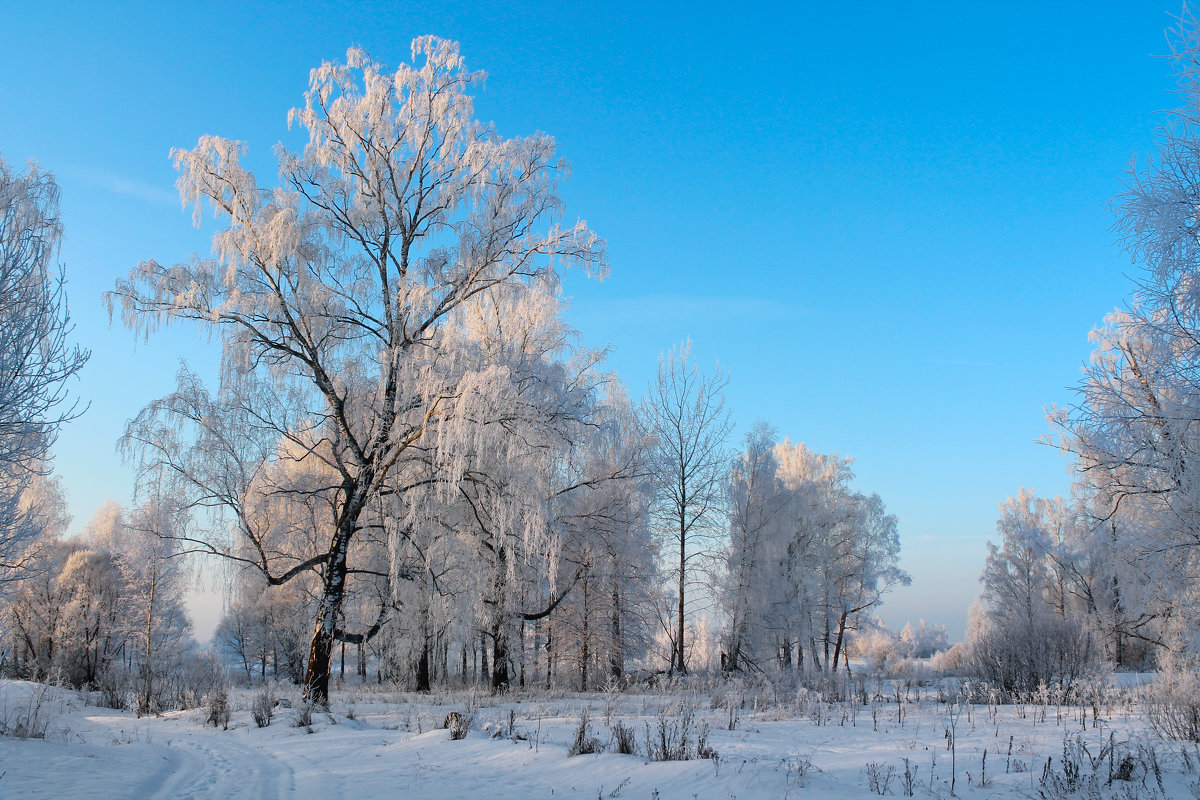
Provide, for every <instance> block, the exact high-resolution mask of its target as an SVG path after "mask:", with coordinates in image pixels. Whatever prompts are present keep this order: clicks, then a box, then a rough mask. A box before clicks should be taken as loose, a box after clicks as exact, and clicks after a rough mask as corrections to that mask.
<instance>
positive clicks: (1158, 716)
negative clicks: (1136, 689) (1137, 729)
mask: <svg viewBox="0 0 1200 800" xmlns="http://www.w3.org/2000/svg"><path fill="white" fill-rule="evenodd" d="M1146 716H1147V717H1149V719H1150V724H1151V725H1153V726H1154V728H1155V730H1157V731H1158V732H1159V733H1160V734H1162V735H1163V736H1166V737H1168V738H1171V739H1179V740H1182V741H1188V742H1200V676H1197V674H1196V673H1195V672H1171V671H1167V672H1164V673H1163V674H1162V675H1161V676H1160V677H1159V679H1158V681H1156V682H1155V683H1154V685H1153V686H1152V687H1150V689H1149V691H1148V692H1147V693H1146Z"/></svg>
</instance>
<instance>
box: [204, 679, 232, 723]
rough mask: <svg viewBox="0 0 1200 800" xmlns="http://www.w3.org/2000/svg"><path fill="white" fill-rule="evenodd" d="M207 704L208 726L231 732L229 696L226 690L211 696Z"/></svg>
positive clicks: (217, 691)
mask: <svg viewBox="0 0 1200 800" xmlns="http://www.w3.org/2000/svg"><path fill="white" fill-rule="evenodd" d="M205 704H206V705H207V706H208V724H209V725H212V726H213V727H214V728H216V727H218V726H219V727H222V728H224V729H225V730H229V716H230V708H229V695H228V694H226V692H225V690H224V689H218V690H216V691H215V692H213V693H212V694H210V695H209V696H208V698H207V700H206V701H205Z"/></svg>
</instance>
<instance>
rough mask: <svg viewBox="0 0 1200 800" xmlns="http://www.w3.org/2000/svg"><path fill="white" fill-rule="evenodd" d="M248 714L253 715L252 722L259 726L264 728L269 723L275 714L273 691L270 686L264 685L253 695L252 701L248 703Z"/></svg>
mask: <svg viewBox="0 0 1200 800" xmlns="http://www.w3.org/2000/svg"><path fill="white" fill-rule="evenodd" d="M250 715H251V716H252V717H254V724H255V725H257V726H258V727H260V728H265V727H267V726H268V725H270V724H271V719H272V718H273V717H274V716H275V693H274V692H272V691H271V688H270V687H264V688H263V690H262V691H260V692H259V693H258V694H256V695H254V702H253V703H252V704H251V705H250Z"/></svg>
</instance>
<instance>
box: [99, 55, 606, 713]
mask: <svg viewBox="0 0 1200 800" xmlns="http://www.w3.org/2000/svg"><path fill="white" fill-rule="evenodd" d="M412 53H413V61H414V63H413V65H411V66H409V65H402V66H400V67H399V68H398V69H396V70H394V71H393V70H388V69H386V68H384V67H383V66H382V65H380V64H378V63H376V62H375V61H373V60H372V59H371V58H370V57H369V56H368V55H367V54H365V53H364V52H363V51H361V50H358V49H351V50H350V51H349V52H348V53H347V59H346V63H345V64H340V63H334V62H326V63H324V64H322V65H321V66H320V67H318V68H316V69H314V70H313V71H312V74H311V78H310V84H309V90H308V92H307V94H306V95H305V103H304V105H303V107H301V108H298V109H294V110H293V111H292V112H291V115H290V120H291V121H292V122H293V123H295V124H298V125H299V126H301V127H302V128H303V129H305V130H306V131H307V134H308V142H307V145H306V146H305V148H304V150H303V152H301V153H292V152H289V151H287V150H286V149H285V148H283V147H282V146H280V147H279V148H278V150H277V152H278V156H279V167H280V176H281V179H280V183H279V185H277V186H275V187H272V188H267V187H265V186H263V185H261V184H260V183H259V181H258V179H257V177H256V176H255V175H254V174H253V173H252V172H250V171H249V170H248V169H247V168H246V167H244V166H243V165H242V162H241V159H242V156H243V155H244V152H245V145H243V144H242V143H240V142H236V141H231V140H228V139H222V138H219V137H215V136H204V137H201V139H200V141H199V143H198V145H197V146H196V147H195V148H193V149H191V150H176V151H175V152H174V159H175V163H176V165H177V167H178V168H179V170H180V173H181V174H180V179H179V189H180V193H181V196H182V198H183V200H184V201H185V203H191V204H194V205H195V208H196V219H197V220H198V221H199V220H200V218H201V214H202V207H203V206H205V205H211V207H212V209H213V211H214V213H215V216H216V218H217V220H218V221H219V224H220V229H219V230H218V231H217V233H216V234H215V235H214V237H213V246H214V253H215V255H214V256H213V257H212V258H200V257H193V258H192V259H190V260H188V261H186V262H183V263H179V264H175V265H173V266H164V265H161V264H159V263H157V262H155V261H147V262H144V263H142V264H141V265H139V266H138V267H137V268H136V269H134V270H133V271H132V272H131V274H130V276H129V277H128V279H125V280H121V281H119V282H118V283H117V286H116V288H115V289H114V291H113V292H112V293H110V295H109V299H110V303H112V304H113V305H119V306H120V308H121V311H122V318H123V320H124V321H125V322H126V324H128V325H130V326H132V327H134V328H135V329H137V330H139V331H143V332H145V333H147V334H149V333H150V332H152V331H153V330H155V329H156V328H158V327H159V326H161V325H164V324H169V323H174V322H191V323H195V324H197V325H199V326H200V327H202V328H205V329H208V330H210V331H212V332H214V333H216V334H217V335H218V336H219V337H220V341H221V343H222V347H223V379H222V380H223V382H227V383H231V384H232V383H240V384H242V385H250V386H253V387H255V392H256V393H257V394H258V396H259V397H260V398H267V399H269V401H270V402H269V403H268V405H266V406H265V407H260V408H256V409H254V410H255V411H256V412H257V416H258V419H259V424H261V425H266V426H268V427H275V428H277V429H278V430H277V433H278V434H279V436H280V438H281V439H283V440H286V441H288V442H289V443H290V446H291V447H292V449H293V452H294V450H295V448H300V449H301V450H304V449H307V450H306V452H307V455H308V456H309V457H312V458H316V459H319V460H321V461H322V462H324V463H325V464H326V465H327V466H328V467H329V468H330V469H331V470H332V472H333V473H334V475H335V476H336V477H335V480H334V483H333V485H332V486H330V487H328V490H329V494H330V496H331V497H332V502H331V503H330V505H329V509H328V513H327V515H326V519H325V527H324V531H323V533H324V536H323V544H322V545H321V546H320V547H318V548H316V550H315V552H312V553H311V554H310V555H309V557H308V558H306V559H304V560H302V561H300V562H299V564H301V565H303V566H304V567H305V568H311V569H314V570H316V571H317V572H318V573H319V576H320V590H319V598H320V599H319V602H318V609H317V618H316V620H315V621H314V622H315V624H314V630H313V636H312V643H311V646H310V650H309V659H308V670H307V675H306V693H307V695H308V696H309V697H310V698H311V699H313V700H317V701H325V700H326V699H327V698H328V689H329V677H330V659H331V653H332V649H333V644H334V641H335V634H336V633H337V630H338V626H339V621H340V617H341V614H342V610H343V602H344V600H345V598H346V593H347V588H346V583H347V579H348V578H350V577H351V576H352V574H353V565H352V564H351V563H350V556H351V552H352V544H353V542H354V540H355V537H356V536H357V535H358V534H359V533H360V531H361V530H362V529H363V524H362V523H363V520H364V512H365V510H366V509H367V508H368V507H369V506H370V505H371V503H372V501H373V500H375V499H376V498H378V497H379V496H380V494H381V492H382V491H383V489H384V487H389V486H390V487H391V488H390V489H389V490H390V491H395V490H396V487H395V486H392V485H391V484H390V481H389V477H390V475H391V473H392V471H393V469H394V468H395V467H396V466H397V464H399V463H401V462H402V461H403V460H405V459H406V458H407V456H408V454H409V453H410V452H412V451H413V449H414V448H424V449H425V450H426V451H427V450H428V448H431V447H437V446H439V445H440V444H442V443H443V442H441V441H440V439H439V437H434V436H433V435H432V434H433V432H434V431H435V430H436V429H438V428H439V425H440V423H441V422H443V421H445V420H446V419H447V418H449V417H453V416H454V415H455V413H456V412H455V409H456V404H458V403H459V401H460V400H461V399H462V398H463V397H464V396H465V395H470V394H472V392H473V388H474V387H476V386H477V385H478V384H479V381H477V380H473V379H472V377H471V374H470V371H471V370H472V368H474V367H475V366H476V365H475V364H473V363H470V362H468V363H466V364H462V363H458V362H457V361H456V360H455V359H454V357H453V354H451V353H447V352H446V346H447V341H450V342H452V341H453V340H454V336H453V335H451V334H450V332H449V331H450V329H451V328H453V327H454V325H455V315H456V313H458V311H459V310H460V309H461V308H462V306H463V305H464V304H466V303H468V302H469V301H471V300H472V299H473V298H477V297H478V296H480V295H481V294H482V293H486V292H489V291H492V290H494V289H497V288H498V287H504V286H512V287H518V288H519V287H521V286H524V285H526V284H528V283H531V282H536V281H542V280H546V279H553V277H554V276H555V275H556V274H557V273H556V270H558V269H559V268H561V267H563V266H565V265H569V264H576V265H582V266H584V267H585V268H586V269H588V270H589V271H594V272H599V271H602V270H603V268H604V266H605V252H604V247H603V243H602V242H601V241H600V240H599V239H598V238H597V237H596V236H595V235H594V234H592V233H591V232H590V231H589V230H588V229H587V227H586V224H585V223H583V222H577V223H575V224H573V225H570V226H567V227H560V226H559V225H558V224H556V219H557V217H558V216H559V215H560V212H561V203H560V201H559V199H558V195H557V181H558V178H559V177H560V175H562V173H563V171H564V169H565V167H564V164H563V163H562V162H561V161H559V160H558V159H557V158H556V157H555V154H554V151H555V145H554V141H553V139H552V138H551V137H549V136H546V135H544V134H535V135H532V136H529V137H525V138H516V139H504V138H502V137H500V136H499V135H497V133H496V132H495V131H494V130H493V129H492V128H491V127H489V126H487V125H483V124H481V123H479V122H477V121H476V120H475V119H474V118H473V108H472V101H471V97H470V95H469V94H468V90H469V89H470V87H471V86H472V85H474V84H476V83H478V82H479V81H481V80H482V78H483V75H482V73H477V72H468V71H467V70H466V68H465V67H464V65H463V61H462V58H461V57H460V55H459V51H458V46H457V45H456V44H455V43H453V42H448V41H445V40H441V39H438V38H435V37H422V38H419V39H417V40H415V41H414V43H413V49H412ZM469 405H470V406H471V409H472V411H475V410H477V409H478V406H479V404H478V402H477V398H474V397H472V398H471V401H470V403H469ZM281 409H286V413H283V411H281ZM463 428H464V426H462V425H458V426H455V429H456V430H459V431H462V430H463ZM435 439H439V440H438V441H435ZM237 530H238V532H239V534H241V533H244V532H245V531H244V529H242V528H238V529H237ZM197 546H198V547H199V548H200V549H204V543H198V544H197ZM210 549H212V550H214V551H220V552H230V550H229V549H228V548H224V547H220V548H210ZM285 574H286V573H285ZM292 574H293V575H294V574H296V573H292ZM268 579H269V580H272V581H275V582H278V581H280V580H283V579H285V576H283V575H277V574H276V575H268Z"/></svg>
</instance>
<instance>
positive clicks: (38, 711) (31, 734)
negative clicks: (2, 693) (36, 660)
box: [0, 683, 50, 739]
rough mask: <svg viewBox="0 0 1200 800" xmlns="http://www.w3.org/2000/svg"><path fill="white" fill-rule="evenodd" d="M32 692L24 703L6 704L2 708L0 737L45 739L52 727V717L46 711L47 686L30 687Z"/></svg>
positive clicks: (37, 684) (0, 710)
mask: <svg viewBox="0 0 1200 800" xmlns="http://www.w3.org/2000/svg"><path fill="white" fill-rule="evenodd" d="M29 688H30V692H29V694H28V696H27V697H26V698H25V701H24V702H16V703H14V704H13V705H9V703H8V702H7V696H6V698H5V699H6V702H5V703H4V706H3V708H0V736H12V737H15V738H17V739H45V738H46V731H47V730H48V729H49V727H50V715H49V714H47V713H46V711H45V708H44V706H45V702H46V692H47V691H48V687H47V686H46V685H45V684H41V683H36V684H31V685H30V687H29Z"/></svg>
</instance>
